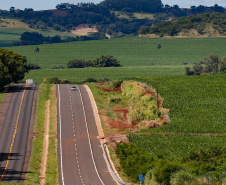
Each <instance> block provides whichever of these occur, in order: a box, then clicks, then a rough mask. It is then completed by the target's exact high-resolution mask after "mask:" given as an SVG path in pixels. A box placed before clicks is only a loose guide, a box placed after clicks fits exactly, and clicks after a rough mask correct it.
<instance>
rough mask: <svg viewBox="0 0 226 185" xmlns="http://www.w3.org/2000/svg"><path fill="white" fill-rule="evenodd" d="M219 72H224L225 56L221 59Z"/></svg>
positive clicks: (225, 66) (225, 70)
mask: <svg viewBox="0 0 226 185" xmlns="http://www.w3.org/2000/svg"><path fill="white" fill-rule="evenodd" d="M220 72H223V73H226V56H224V57H223V58H222V59H221V62H220Z"/></svg>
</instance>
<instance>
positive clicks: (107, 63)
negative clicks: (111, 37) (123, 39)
mask: <svg viewBox="0 0 226 185" xmlns="http://www.w3.org/2000/svg"><path fill="white" fill-rule="evenodd" d="M92 66H93V67H122V65H121V64H120V62H119V61H118V60H117V59H116V58H114V57H113V56H109V55H102V56H101V57H98V58H96V59H95V60H94V61H93V62H92Z"/></svg>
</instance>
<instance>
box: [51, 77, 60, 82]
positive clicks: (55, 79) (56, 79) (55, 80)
mask: <svg viewBox="0 0 226 185" xmlns="http://www.w3.org/2000/svg"><path fill="white" fill-rule="evenodd" d="M49 83H50V84H60V80H59V79H58V78H57V77H53V78H50V79H49Z"/></svg>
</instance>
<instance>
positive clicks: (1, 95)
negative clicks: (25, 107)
mask: <svg viewBox="0 0 226 185" xmlns="http://www.w3.org/2000/svg"><path fill="white" fill-rule="evenodd" d="M4 96H5V93H0V105H1V104H2V100H3V98H4Z"/></svg>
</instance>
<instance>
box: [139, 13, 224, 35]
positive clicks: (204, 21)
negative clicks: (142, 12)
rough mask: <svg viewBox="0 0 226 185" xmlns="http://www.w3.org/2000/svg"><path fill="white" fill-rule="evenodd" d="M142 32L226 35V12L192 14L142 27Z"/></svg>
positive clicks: (140, 31)
mask: <svg viewBox="0 0 226 185" xmlns="http://www.w3.org/2000/svg"><path fill="white" fill-rule="evenodd" d="M139 33H140V34H155V35H159V36H200V35H203V36H225V35H226V13H216V12H215V13H211V14H200V15H192V16H188V17H182V18H178V19H172V20H171V21H167V22H163V23H158V24H155V25H152V26H151V27H146V28H141V29H140V30H139Z"/></svg>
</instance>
